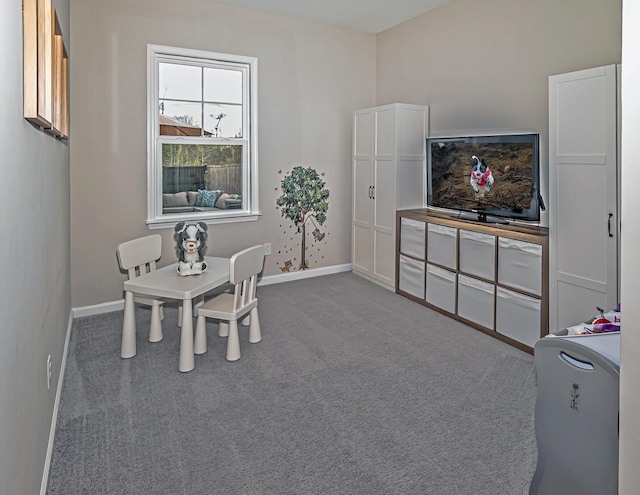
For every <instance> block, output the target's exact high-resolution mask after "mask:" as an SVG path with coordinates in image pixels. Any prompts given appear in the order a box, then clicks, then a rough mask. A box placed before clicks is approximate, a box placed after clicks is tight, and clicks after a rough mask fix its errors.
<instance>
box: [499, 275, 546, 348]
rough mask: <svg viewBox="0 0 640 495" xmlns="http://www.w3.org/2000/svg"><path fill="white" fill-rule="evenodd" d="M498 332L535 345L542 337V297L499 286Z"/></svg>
mask: <svg viewBox="0 0 640 495" xmlns="http://www.w3.org/2000/svg"><path fill="white" fill-rule="evenodd" d="M496 332H498V333H501V334H502V335H505V336H507V337H510V338H512V339H513V340H516V341H518V342H521V343H523V344H526V345H528V346H530V347H533V346H534V345H535V343H536V342H537V341H538V339H540V299H536V298H534V297H529V296H525V295H524V294H520V293H517V292H513V291H510V290H507V289H504V288H502V287H498V288H497V291H496Z"/></svg>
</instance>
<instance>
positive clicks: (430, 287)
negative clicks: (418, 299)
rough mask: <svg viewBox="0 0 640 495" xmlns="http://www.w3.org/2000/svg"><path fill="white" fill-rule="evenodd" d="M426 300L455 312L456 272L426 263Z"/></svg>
mask: <svg viewBox="0 0 640 495" xmlns="http://www.w3.org/2000/svg"><path fill="white" fill-rule="evenodd" d="M425 299H426V301H427V302H428V303H430V304H433V305H434V306H437V307H438V308H441V309H444V310H445V311H448V312H449V313H454V314H455V312H456V273H455V272H450V271H449V270H445V269H444V268H440V267H437V266H433V265H429V264H427V287H426V297H425Z"/></svg>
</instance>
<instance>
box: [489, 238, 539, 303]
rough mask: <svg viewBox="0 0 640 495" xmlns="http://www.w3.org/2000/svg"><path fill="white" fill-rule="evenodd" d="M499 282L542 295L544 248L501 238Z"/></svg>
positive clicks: (499, 244) (499, 240)
mask: <svg viewBox="0 0 640 495" xmlns="http://www.w3.org/2000/svg"><path fill="white" fill-rule="evenodd" d="M498 282H499V283H501V284H503V285H508V286H509V287H513V288H514V289H520V290H523V291H525V292H529V293H531V294H535V295H538V296H539V295H542V246H541V245H540V244H534V243H531V242H524V241H517V240H515V239H508V238H505V237H500V238H499V239H498Z"/></svg>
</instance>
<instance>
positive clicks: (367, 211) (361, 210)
mask: <svg viewBox="0 0 640 495" xmlns="http://www.w3.org/2000/svg"><path fill="white" fill-rule="evenodd" d="M372 186H373V110H372V109H368V110H362V111H358V112H355V113H354V116H353V224H352V226H353V232H352V233H353V240H352V243H351V249H352V252H351V262H352V267H353V269H355V270H359V271H360V272H362V273H366V274H370V273H371V266H372V249H371V243H372V238H373V237H372V208H373V187H372Z"/></svg>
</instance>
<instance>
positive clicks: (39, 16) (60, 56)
mask: <svg viewBox="0 0 640 495" xmlns="http://www.w3.org/2000/svg"><path fill="white" fill-rule="evenodd" d="M22 9H23V29H24V33H23V36H24V118H25V119H27V120H28V121H29V122H31V123H32V124H34V125H36V126H38V127H40V128H41V129H44V130H46V131H47V132H49V133H51V134H52V135H54V136H56V137H60V138H63V139H66V138H68V137H69V56H68V54H67V50H66V48H65V45H64V40H63V38H62V30H61V28H60V23H59V21H58V16H57V15H56V10H55V8H54V7H52V6H51V0H23V4H22Z"/></svg>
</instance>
